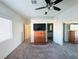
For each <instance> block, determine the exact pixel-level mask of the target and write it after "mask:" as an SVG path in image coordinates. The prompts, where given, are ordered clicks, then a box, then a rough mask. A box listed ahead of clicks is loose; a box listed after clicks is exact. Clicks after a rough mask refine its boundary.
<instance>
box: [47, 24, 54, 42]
mask: <svg viewBox="0 0 79 59" xmlns="http://www.w3.org/2000/svg"><path fill="white" fill-rule="evenodd" d="M47 41H48V43H52V42H53V24H52V23H47Z"/></svg>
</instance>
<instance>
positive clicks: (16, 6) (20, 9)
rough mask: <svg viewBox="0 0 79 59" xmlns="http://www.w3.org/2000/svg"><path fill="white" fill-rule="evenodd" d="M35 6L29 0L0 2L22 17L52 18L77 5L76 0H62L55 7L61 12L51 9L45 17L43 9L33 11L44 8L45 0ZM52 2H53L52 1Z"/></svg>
mask: <svg viewBox="0 0 79 59" xmlns="http://www.w3.org/2000/svg"><path fill="white" fill-rule="evenodd" d="M36 1H37V4H32V2H31V0H0V2H3V3H5V4H6V5H7V6H9V7H10V8H11V9H13V10H14V11H16V12H17V13H19V14H21V15H22V16H24V17H26V16H29V17H33V18H34V17H48V18H53V17H54V16H56V15H57V14H60V13H62V12H65V11H66V10H68V9H70V8H71V7H73V6H74V5H75V4H77V3H78V1H77V0H63V1H62V2H60V3H58V4H57V5H56V6H57V7H59V8H61V11H55V10H54V9H51V10H50V11H49V12H48V14H47V15H45V14H44V13H45V11H46V10H47V8H45V9H41V10H35V8H38V7H42V6H45V5H46V3H45V0H36ZM52 1H54V0H52Z"/></svg>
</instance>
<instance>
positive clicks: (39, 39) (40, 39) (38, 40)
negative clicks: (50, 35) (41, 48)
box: [34, 31, 46, 45]
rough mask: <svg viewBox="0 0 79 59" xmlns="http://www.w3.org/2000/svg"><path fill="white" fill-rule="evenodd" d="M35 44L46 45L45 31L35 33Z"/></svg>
mask: <svg viewBox="0 0 79 59" xmlns="http://www.w3.org/2000/svg"><path fill="white" fill-rule="evenodd" d="M34 44H35V45H38V44H42V45H43V44H46V32H45V31H35V32H34Z"/></svg>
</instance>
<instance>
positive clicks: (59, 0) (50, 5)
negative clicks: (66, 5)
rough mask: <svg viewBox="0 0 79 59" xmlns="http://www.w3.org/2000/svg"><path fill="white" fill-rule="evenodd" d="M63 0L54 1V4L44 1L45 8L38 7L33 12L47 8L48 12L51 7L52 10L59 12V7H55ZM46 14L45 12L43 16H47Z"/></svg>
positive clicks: (47, 0)
mask: <svg viewBox="0 0 79 59" xmlns="http://www.w3.org/2000/svg"><path fill="white" fill-rule="evenodd" d="M62 1H63V0H56V1H54V2H52V1H51V0H45V2H46V4H47V5H46V6H43V7H39V8H36V9H35V10H40V9H44V8H48V10H50V8H51V7H53V9H54V10H56V11H60V10H61V9H60V8H59V7H56V6H55V5H56V4H58V3H60V2H62ZM47 13H48V12H47V11H46V12H45V15H46V14H47Z"/></svg>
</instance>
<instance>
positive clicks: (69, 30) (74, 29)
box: [63, 23, 78, 44]
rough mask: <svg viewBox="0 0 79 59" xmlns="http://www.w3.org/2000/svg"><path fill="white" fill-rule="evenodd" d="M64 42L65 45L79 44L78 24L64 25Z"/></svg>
mask: <svg viewBox="0 0 79 59" xmlns="http://www.w3.org/2000/svg"><path fill="white" fill-rule="evenodd" d="M63 36H64V37H63V42H64V43H72V44H77V43H78V24H77V23H70V24H66V23H64V24H63Z"/></svg>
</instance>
